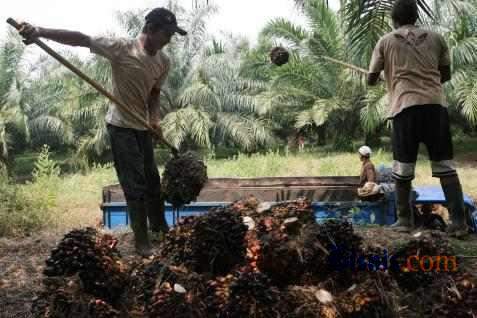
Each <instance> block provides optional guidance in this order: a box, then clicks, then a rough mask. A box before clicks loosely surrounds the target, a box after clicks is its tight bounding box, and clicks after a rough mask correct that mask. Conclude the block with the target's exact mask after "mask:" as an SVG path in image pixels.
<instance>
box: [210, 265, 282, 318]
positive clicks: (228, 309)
mask: <svg viewBox="0 0 477 318" xmlns="http://www.w3.org/2000/svg"><path fill="white" fill-rule="evenodd" d="M279 304H280V291H279V290H278V289H277V288H276V287H274V286H273V285H272V283H271V281H270V279H269V278H268V277H267V276H266V275H265V274H263V273H257V272H251V271H246V272H243V273H240V274H239V276H238V277H237V279H236V280H234V281H233V282H232V284H231V285H230V301H229V302H228V303H227V305H226V306H225V307H224V310H223V311H222V312H221V314H220V315H219V317H224V318H225V317H227V318H241V317H256V318H273V317H281V315H280V311H279Z"/></svg>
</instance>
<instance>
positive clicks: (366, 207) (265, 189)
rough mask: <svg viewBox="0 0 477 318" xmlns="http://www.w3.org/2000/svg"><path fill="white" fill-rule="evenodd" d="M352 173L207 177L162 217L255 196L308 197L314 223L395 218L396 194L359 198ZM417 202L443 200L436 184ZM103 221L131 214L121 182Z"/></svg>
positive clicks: (109, 194)
mask: <svg viewBox="0 0 477 318" xmlns="http://www.w3.org/2000/svg"><path fill="white" fill-rule="evenodd" d="M358 181H359V180H358V179H357V178H356V177H277V178H247V179H244V178H211V179H210V180H209V182H208V183H207V185H206V186H205V187H204V189H203V190H202V192H201V194H200V196H199V197H198V198H197V202H193V203H191V204H188V205H186V206H184V207H182V208H181V209H179V210H173V208H172V206H171V205H170V204H167V203H166V220H167V222H168V223H169V225H174V224H175V223H176V222H177V220H178V218H180V217H185V216H189V215H201V214H204V213H207V211H208V210H209V209H211V208H216V207H221V206H226V205H228V204H230V203H232V202H233V201H236V200H239V199H242V198H246V197H248V196H250V195H253V196H255V197H256V198H257V199H259V200H260V201H262V202H270V203H273V202H279V201H286V200H293V199H296V198H298V197H307V198H308V199H309V200H311V201H312V208H313V210H314V212H315V217H316V220H317V222H323V221H325V220H328V219H332V218H339V219H347V220H349V221H351V222H353V223H354V224H359V225H365V224H368V225H369V224H378V225H389V224H392V223H393V222H395V220H396V205H395V199H394V195H393V194H392V193H391V194H387V195H385V196H384V197H383V198H382V199H381V200H378V201H375V202H367V201H361V200H359V198H358V197H357V195H356V189H357V187H358ZM415 191H416V194H417V198H416V200H415V202H414V203H415V204H441V205H444V206H445V204H446V200H445V197H444V194H443V192H442V189H441V188H440V187H434V186H432V187H417V188H415ZM465 206H466V208H467V210H468V214H469V215H471V216H472V220H469V222H470V223H471V224H472V225H473V227H474V230H475V231H476V232H477V207H476V205H475V203H474V201H473V200H472V198H470V197H469V196H467V195H466V196H465ZM101 207H102V210H103V224H104V226H105V227H107V228H110V229H115V228H118V227H119V228H120V227H126V226H128V225H129V222H130V220H129V217H128V213H127V206H126V202H125V200H124V195H123V193H122V191H121V188H120V186H119V185H112V186H107V187H105V188H104V189H103V202H102V205H101Z"/></svg>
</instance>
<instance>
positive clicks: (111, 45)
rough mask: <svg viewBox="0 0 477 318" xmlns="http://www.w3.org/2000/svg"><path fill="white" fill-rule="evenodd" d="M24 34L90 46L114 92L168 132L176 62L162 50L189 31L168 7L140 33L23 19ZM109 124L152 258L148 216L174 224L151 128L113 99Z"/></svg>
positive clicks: (159, 223)
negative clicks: (164, 120)
mask: <svg viewBox="0 0 477 318" xmlns="http://www.w3.org/2000/svg"><path fill="white" fill-rule="evenodd" d="M20 33H21V34H22V35H23V36H24V37H25V39H26V42H27V43H28V42H31V41H32V39H34V38H37V37H42V38H46V39H50V40H53V41H56V42H59V43H62V44H66V45H72V46H81V47H87V48H89V49H90V50H91V52H92V53H95V54H98V55H100V56H103V57H105V58H106V59H108V60H109V61H110V63H111V68H112V79H113V95H114V97H116V98H117V99H118V100H119V101H121V102H122V103H123V104H125V105H127V106H128V107H129V109H130V110H132V111H133V112H135V113H136V114H138V115H140V116H141V117H142V118H144V119H145V120H146V122H149V123H150V125H151V126H152V127H153V128H154V129H155V133H156V134H158V135H160V136H162V131H161V127H160V116H159V95H160V91H161V85H162V84H163V83H164V81H165V79H166V77H167V74H168V71H169V69H170V62H169V59H168V57H167V56H166V55H165V54H164V52H163V51H162V49H163V48H164V46H166V45H167V44H168V43H169V42H170V40H171V38H172V36H173V35H174V34H175V33H178V34H180V35H186V34H187V32H186V31H184V30H183V29H182V28H180V27H179V26H178V25H177V20H176V17H175V15H174V14H173V13H172V12H171V11H169V10H167V9H165V8H156V9H154V10H152V11H151V12H149V13H148V14H147V15H146V18H145V24H144V27H143V29H142V32H141V34H140V35H139V36H138V37H137V38H112V37H90V36H87V35H85V34H83V33H80V32H74V31H67V30H54V29H47V28H40V27H34V26H32V25H30V24H27V23H23V24H22V29H21V30H20ZM106 123H107V128H108V132H109V136H110V141H111V148H112V152H113V157H114V166H115V169H116V173H117V175H118V179H119V182H120V184H121V187H122V189H123V191H124V194H125V197H126V201H127V205H128V211H129V215H130V217H131V227H132V229H133V232H134V238H135V247H136V251H137V253H138V254H140V255H142V256H144V257H148V256H150V255H151V254H152V253H151V246H150V241H149V237H148V232H147V230H148V219H149V225H150V228H151V230H152V231H154V232H162V233H165V232H167V231H168V225H167V223H166V219H165V216H164V202H163V200H162V199H161V195H160V176H159V171H158V169H157V165H156V162H155V160H154V153H153V143H152V136H151V132H150V131H148V130H147V128H146V127H145V126H144V124H142V123H141V122H139V121H138V120H136V119H135V118H134V117H132V116H130V115H129V114H128V113H126V112H124V111H122V109H121V108H120V107H118V106H117V105H115V104H111V105H110V107H109V111H108V113H107V115H106Z"/></svg>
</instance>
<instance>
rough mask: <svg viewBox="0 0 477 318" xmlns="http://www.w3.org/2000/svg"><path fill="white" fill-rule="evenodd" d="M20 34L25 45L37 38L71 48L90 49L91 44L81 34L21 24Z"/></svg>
mask: <svg viewBox="0 0 477 318" xmlns="http://www.w3.org/2000/svg"><path fill="white" fill-rule="evenodd" d="M20 34H21V35H22V36H23V37H24V38H25V39H26V42H27V44H28V43H31V42H32V41H33V39H35V38H39V37H41V38H45V39H49V40H53V41H55V42H58V43H61V44H66V45H71V46H81V47H90V43H91V38H90V37H89V36H88V35H86V34H83V33H81V32H76V31H68V30H56V29H48V28H39V27H34V26H32V25H30V24H28V23H22V29H20Z"/></svg>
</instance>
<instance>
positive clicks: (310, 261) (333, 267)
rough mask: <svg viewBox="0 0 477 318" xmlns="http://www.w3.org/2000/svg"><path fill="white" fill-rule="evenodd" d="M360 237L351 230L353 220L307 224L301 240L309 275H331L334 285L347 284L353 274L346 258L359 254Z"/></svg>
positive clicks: (349, 258)
mask: <svg viewBox="0 0 477 318" xmlns="http://www.w3.org/2000/svg"><path fill="white" fill-rule="evenodd" d="M362 241H363V240H362V238H361V237H360V236H359V235H357V234H355V233H354V230H353V226H352V224H351V223H349V222H346V221H341V220H330V221H327V222H325V223H323V224H309V225H307V226H306V227H305V228H304V229H303V231H302V242H301V243H302V245H303V258H304V263H305V271H306V272H307V274H308V276H309V277H308V279H310V280H312V281H313V280H314V281H322V280H324V279H331V280H332V283H333V285H336V286H338V285H343V288H344V287H346V286H347V285H348V284H349V280H350V279H352V276H353V275H354V274H355V270H354V269H353V268H350V267H349V266H348V265H349V261H350V260H353V259H354V257H355V256H356V255H360V254H361V249H362ZM335 283H336V284H335ZM332 291H335V290H332Z"/></svg>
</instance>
